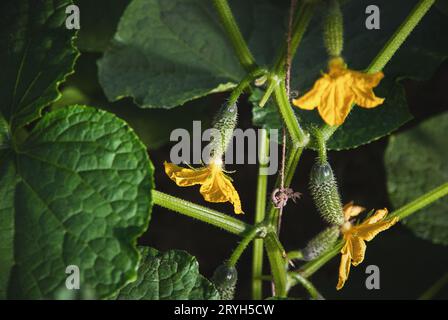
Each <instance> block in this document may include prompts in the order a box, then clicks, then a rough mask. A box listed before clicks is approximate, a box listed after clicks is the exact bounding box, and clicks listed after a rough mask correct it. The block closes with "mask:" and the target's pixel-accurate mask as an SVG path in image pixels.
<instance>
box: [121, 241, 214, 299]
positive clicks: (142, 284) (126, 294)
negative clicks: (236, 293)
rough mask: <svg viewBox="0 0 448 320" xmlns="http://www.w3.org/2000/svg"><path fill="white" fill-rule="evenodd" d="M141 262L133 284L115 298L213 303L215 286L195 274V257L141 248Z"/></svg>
mask: <svg viewBox="0 0 448 320" xmlns="http://www.w3.org/2000/svg"><path fill="white" fill-rule="evenodd" d="M140 252H141V254H142V257H143V259H142V262H141V264H140V267H139V269H138V278H137V280H136V281H135V282H133V283H130V284H128V285H127V286H126V287H125V288H123V289H122V290H121V291H120V293H119V295H118V297H117V298H118V299H132V300H166V299H169V300H175V299H177V300H187V299H188V300H216V299H219V293H218V291H217V290H216V288H215V286H214V285H213V284H212V283H211V282H210V281H208V280H207V279H206V278H205V277H203V276H202V275H200V274H199V265H198V262H197V260H196V258H195V257H193V256H191V255H189V254H188V253H187V252H185V251H180V250H170V251H167V252H159V251H157V250H155V249H152V248H148V247H142V248H140Z"/></svg>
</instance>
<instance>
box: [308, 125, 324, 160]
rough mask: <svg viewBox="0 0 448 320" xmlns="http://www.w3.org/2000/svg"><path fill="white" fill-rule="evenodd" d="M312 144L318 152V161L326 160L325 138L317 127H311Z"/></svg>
mask: <svg viewBox="0 0 448 320" xmlns="http://www.w3.org/2000/svg"><path fill="white" fill-rule="evenodd" d="M311 131H312V133H313V138H314V141H313V142H314V144H315V146H316V149H317V153H318V154H319V161H320V163H324V162H326V161H327V143H326V142H327V140H325V137H324V134H322V131H321V130H320V129H318V128H313V129H312V130H311Z"/></svg>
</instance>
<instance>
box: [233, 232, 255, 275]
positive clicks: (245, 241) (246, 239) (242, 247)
mask: <svg viewBox="0 0 448 320" xmlns="http://www.w3.org/2000/svg"><path fill="white" fill-rule="evenodd" d="M258 233H259V229H258V228H252V229H251V230H249V232H248V233H247V234H246V235H245V236H244V237H243V240H241V242H240V243H239V244H238V246H237V247H236V248H235V250H233V252H232V255H231V256H230V259H229V260H228V261H227V265H228V266H229V267H234V266H235V265H236V263H237V262H238V260H239V259H240V257H241V255H242V254H243V252H244V250H246V248H247V246H248V245H249V244H250V243H251V242H252V240H254V239H255V237H257V235H258Z"/></svg>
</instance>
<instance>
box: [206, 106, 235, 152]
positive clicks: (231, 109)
mask: <svg viewBox="0 0 448 320" xmlns="http://www.w3.org/2000/svg"><path fill="white" fill-rule="evenodd" d="M237 121H238V107H237V105H236V103H235V104H233V105H230V106H229V105H228V104H224V105H223V106H222V107H221V109H220V110H219V111H218V113H217V114H216V116H215V119H214V121H213V128H214V129H216V130H218V131H219V133H220V136H221V140H220V141H212V150H214V152H215V155H216V156H218V157H220V156H222V155H223V154H224V152H225V151H226V149H227V146H228V145H229V143H230V140H231V139H232V135H233V131H234V130H235V127H236V124H237Z"/></svg>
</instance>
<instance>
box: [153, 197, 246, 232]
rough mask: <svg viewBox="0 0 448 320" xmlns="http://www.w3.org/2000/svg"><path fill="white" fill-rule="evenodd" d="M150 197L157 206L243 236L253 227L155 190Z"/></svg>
mask: <svg viewBox="0 0 448 320" xmlns="http://www.w3.org/2000/svg"><path fill="white" fill-rule="evenodd" d="M152 198H153V201H154V204H156V205H158V206H161V207H163V208H167V209H170V210H172V211H174V212H177V213H180V214H183V215H185V216H188V217H191V218H194V219H197V220H200V221H202V222H206V223H209V224H211V225H213V226H215V227H219V228H221V229H224V230H226V231H228V232H230V233H233V234H236V235H239V236H245V235H246V233H247V232H248V231H249V230H252V229H253V228H254V227H253V226H251V225H248V224H246V223H244V222H242V221H240V220H238V219H235V218H233V217H231V216H229V215H226V214H224V213H221V212H218V211H215V210H212V209H209V208H207V207H203V206H200V205H197V204H195V203H192V202H189V201H186V200H182V199H179V198H177V197H173V196H171V195H168V194H166V193H163V192H160V191H157V190H153V191H152Z"/></svg>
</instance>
